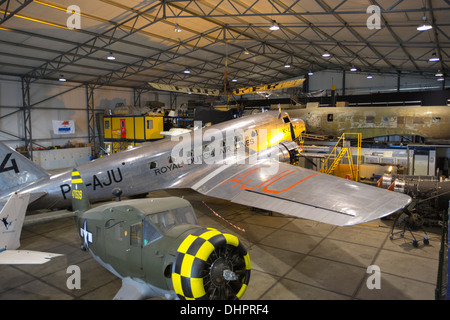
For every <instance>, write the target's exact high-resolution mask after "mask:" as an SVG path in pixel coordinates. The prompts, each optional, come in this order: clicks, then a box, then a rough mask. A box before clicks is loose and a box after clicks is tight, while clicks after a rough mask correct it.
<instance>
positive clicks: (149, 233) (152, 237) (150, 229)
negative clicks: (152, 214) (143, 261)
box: [143, 219, 162, 247]
mask: <svg viewBox="0 0 450 320" xmlns="http://www.w3.org/2000/svg"><path fill="white" fill-rule="evenodd" d="M161 237H162V235H161V233H159V232H158V230H156V229H155V227H154V226H153V225H152V224H151V223H150V222H149V221H148V220H147V219H144V235H143V238H144V247H145V246H146V245H148V244H150V243H152V242H153V241H156V240H158V239H159V238H161Z"/></svg>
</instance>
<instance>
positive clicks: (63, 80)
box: [58, 75, 67, 82]
mask: <svg viewBox="0 0 450 320" xmlns="http://www.w3.org/2000/svg"><path fill="white" fill-rule="evenodd" d="M58 80H59V81H61V82H66V81H67V79H66V78H64V76H63V75H60V76H59V79H58Z"/></svg>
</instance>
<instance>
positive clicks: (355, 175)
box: [319, 133, 362, 181]
mask: <svg viewBox="0 0 450 320" xmlns="http://www.w3.org/2000/svg"><path fill="white" fill-rule="evenodd" d="M352 135H353V136H355V135H356V136H357V146H356V147H352V146H351V145H349V146H346V145H345V142H346V139H347V141H348V140H350V139H349V138H348V136H352ZM361 136H362V135H361V133H343V134H342V135H341V137H340V138H339V140H338V142H337V143H336V145H335V146H334V148H333V150H332V151H331V153H330V154H329V155H328V157H327V158H326V159H325V160H323V161H322V168H320V170H319V171H320V172H323V173H326V174H332V173H333V172H334V171H335V170H336V168H337V166H338V165H339V163H340V162H341V160H342V159H343V158H344V156H345V155H347V158H348V163H349V167H350V175H351V179H352V180H354V181H359V174H360V165H361ZM351 149H356V150H357V154H356V163H354V161H353V156H352V152H351ZM338 150H339V152H338ZM331 160H332V162H331V164H330V165H329V163H330V161H331Z"/></svg>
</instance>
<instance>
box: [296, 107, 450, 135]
mask: <svg viewBox="0 0 450 320" xmlns="http://www.w3.org/2000/svg"><path fill="white" fill-rule="evenodd" d="M289 114H290V115H291V117H299V118H301V119H303V120H304V121H305V125H306V130H307V132H311V133H317V134H323V135H329V136H340V135H342V133H344V132H349V133H350V132H353V133H356V132H358V133H362V136H363V139H367V138H373V137H380V136H388V135H403V136H414V135H416V136H421V137H424V138H427V139H433V140H437V139H446V140H448V139H450V107H445V106H442V107H441V106H436V107H421V106H417V107H414V106H408V107H336V108H335V107H310V106H308V107H307V108H306V109H295V110H290V111H289Z"/></svg>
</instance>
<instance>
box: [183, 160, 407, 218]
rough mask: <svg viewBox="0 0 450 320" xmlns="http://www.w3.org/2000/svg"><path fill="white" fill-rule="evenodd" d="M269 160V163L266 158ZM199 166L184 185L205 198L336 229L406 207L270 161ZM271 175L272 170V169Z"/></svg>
mask: <svg viewBox="0 0 450 320" xmlns="http://www.w3.org/2000/svg"><path fill="white" fill-rule="evenodd" d="M267 161H271V160H267ZM267 161H266V162H265V163H259V164H257V165H248V164H247V165H245V164H233V165H211V166H199V169H197V170H201V171H202V172H201V174H199V175H197V174H198V173H197V174H196V176H199V177H202V178H201V179H200V180H199V181H198V182H196V183H193V184H192V185H189V186H187V185H186V187H189V188H192V189H194V190H196V191H198V192H200V193H202V194H205V195H207V196H211V197H216V198H220V199H225V200H229V201H231V202H234V203H238V204H242V205H247V206H252V207H256V208H260V209H265V210H271V211H275V212H279V213H282V214H286V215H291V216H294V217H299V218H305V219H310V220H315V221H319V222H324V223H328V224H333V225H337V226H345V225H354V224H359V223H364V222H368V221H371V220H375V219H378V218H381V217H384V216H387V215H390V214H392V213H394V212H396V211H398V210H401V209H403V208H404V207H406V206H407V205H408V204H409V203H410V202H411V198H410V197H409V196H407V195H404V194H400V193H395V192H391V191H387V190H383V189H379V188H375V187H372V186H369V185H365V184H362V183H358V182H354V181H350V180H345V179H342V178H338V177H334V176H330V175H327V174H322V173H318V172H316V171H312V170H308V169H305V168H301V167H297V166H292V165H289V164H285V163H278V162H276V163H275V162H274V161H271V163H270V165H272V166H278V170H277V171H276V172H270V173H268V170H267V169H268V168H269V167H268V163H267ZM270 171H272V170H270Z"/></svg>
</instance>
